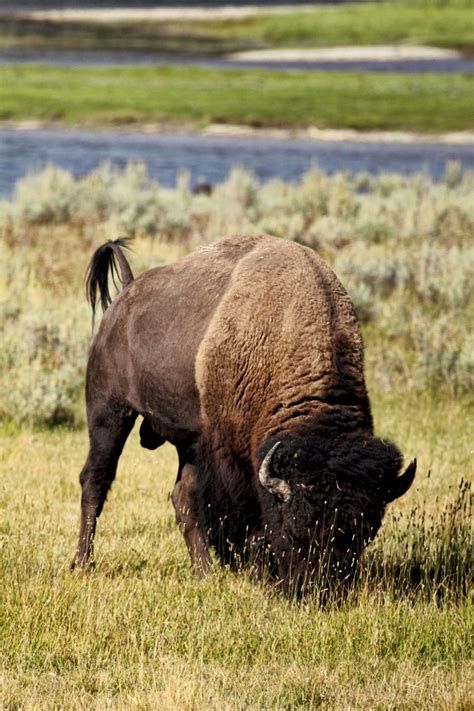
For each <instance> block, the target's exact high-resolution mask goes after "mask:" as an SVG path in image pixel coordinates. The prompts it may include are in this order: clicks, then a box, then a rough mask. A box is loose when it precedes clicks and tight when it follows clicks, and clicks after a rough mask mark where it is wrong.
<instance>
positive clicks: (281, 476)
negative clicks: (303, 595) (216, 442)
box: [259, 435, 416, 591]
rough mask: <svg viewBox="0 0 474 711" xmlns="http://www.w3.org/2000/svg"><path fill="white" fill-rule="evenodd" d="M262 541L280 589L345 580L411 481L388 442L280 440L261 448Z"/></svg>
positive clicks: (365, 439)
mask: <svg viewBox="0 0 474 711" xmlns="http://www.w3.org/2000/svg"><path fill="white" fill-rule="evenodd" d="M263 449H264V451H265V455H264V456H263V457H262V461H261V465H260V469H259V481H260V485H261V487H262V489H261V492H262V507H263V511H264V525H265V538H266V540H267V541H268V543H269V544H270V549H271V555H272V558H273V561H274V564H275V566H276V568H277V571H278V572H277V575H278V578H279V579H280V580H281V581H282V583H283V586H284V587H285V589H286V590H287V591H294V590H295V591H301V590H302V589H305V588H307V587H309V586H310V585H311V584H312V583H314V582H316V584H317V585H318V586H322V587H327V585H331V584H332V583H333V582H334V581H336V580H339V581H340V580H349V579H350V578H351V576H352V573H353V572H354V569H355V563H356V562H357V559H358V558H359V556H360V554H361V552H362V550H363V549H364V547H365V546H366V545H367V543H368V542H369V541H370V540H371V539H372V538H373V537H374V536H375V534H376V533H377V531H378V529H379V527H380V524H381V522H382V517H383V514H384V511H385V507H386V504H387V503H389V502H390V501H393V500H394V499H396V498H398V497H399V496H402V494H404V493H405V492H406V491H407V490H408V488H409V487H410V485H411V484H412V482H413V479H414V476H415V471H416V461H413V462H412V463H411V464H410V465H409V467H408V469H407V470H406V471H405V472H404V473H403V474H401V475H400V470H401V467H402V461H403V458H402V455H401V454H400V452H399V450H398V449H397V448H396V447H395V445H393V444H391V443H390V442H386V441H383V440H381V439H377V438H376V437H372V436H363V437H360V436H358V437H357V436H341V437H336V438H334V439H332V440H329V441H327V440H325V439H321V438H313V437H311V438H304V439H303V438H300V437H288V435H286V436H283V437H280V438H276V441H275V439H273V440H272V441H268V442H266V443H265V445H264V447H263Z"/></svg>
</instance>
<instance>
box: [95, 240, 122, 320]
mask: <svg viewBox="0 0 474 711" xmlns="http://www.w3.org/2000/svg"><path fill="white" fill-rule="evenodd" d="M130 241H131V238H130V237H119V238H118V239H116V240H114V241H111V240H109V241H108V242H106V243H105V244H103V245H102V246H101V247H99V249H97V250H96V251H95V252H94V254H93V255H92V259H91V261H90V264H89V267H88V269H87V274H86V294H87V298H88V300H89V303H90V305H91V307H92V325H94V319H95V310H96V304H97V291H98V292H99V297H100V305H101V306H102V311H105V310H106V309H107V307H108V306H109V304H111V303H112V297H111V295H110V291H109V274H111V275H112V281H113V282H114V284H115V286H117V283H116V281H115V277H118V278H119V279H120V281H121V282H122V287H125V286H128V285H129V284H130V283H131V282H132V281H133V274H132V270H131V269H130V265H129V263H128V262H127V259H126V257H125V255H124V253H123V252H122V249H129V243H130ZM117 262H118V264H119V266H120V274H119V270H118V268H117Z"/></svg>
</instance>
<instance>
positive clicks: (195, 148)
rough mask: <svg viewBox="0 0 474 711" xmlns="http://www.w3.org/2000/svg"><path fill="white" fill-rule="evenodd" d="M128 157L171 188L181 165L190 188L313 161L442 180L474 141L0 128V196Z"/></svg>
mask: <svg viewBox="0 0 474 711" xmlns="http://www.w3.org/2000/svg"><path fill="white" fill-rule="evenodd" d="M131 159H135V160H141V161H144V162H145V163H146V165H147V167H148V170H149V173H150V175H151V176H152V177H153V178H155V179H156V178H159V180H160V182H161V183H162V184H163V185H166V186H174V185H175V183H176V177H177V174H178V172H179V170H180V169H182V168H186V169H188V170H189V171H190V173H191V178H192V184H193V185H195V184H196V183H198V182H201V181H208V182H210V183H217V182H221V181H223V180H225V179H226V177H227V176H228V174H229V171H230V170H231V168H232V167H233V166H234V165H241V166H244V167H245V168H247V169H249V170H251V171H252V172H253V173H254V174H255V175H256V177H257V178H258V179H259V180H260V181H266V180H268V179H270V178H273V177H279V178H282V179H283V180H286V181H297V180H298V179H299V178H300V176H301V174H302V173H304V172H305V171H306V170H308V169H309V168H310V167H311V166H318V167H319V168H321V169H322V170H324V171H326V172H328V173H334V172H336V171H342V170H349V171H353V172H360V171H367V172H369V173H372V174H377V173H379V172H381V171H393V172H400V173H405V174H406V173H413V172H415V171H419V170H422V169H424V170H426V171H427V172H428V173H429V174H430V175H431V176H432V177H433V178H435V179H439V178H441V177H442V175H443V173H444V170H445V165H446V161H448V160H459V161H460V162H461V165H462V168H463V169H464V170H466V169H473V170H474V145H473V144H471V145H469V144H467V145H447V144H438V143H429V142H426V143H425V142H422V143H399V142H396V143H373V142H363V141H316V140H305V139H279V138H265V137H227V136H203V135H199V134H189V133H188V134H187V133H175V134H140V133H121V132H120V133H118V132H112V131H95V132H91V131H67V130H59V129H42V130H31V131H19V130H14V129H0V195H2V196H10V195H11V194H12V192H13V188H14V185H15V182H16V181H17V180H18V179H19V178H21V177H22V176H24V175H25V174H26V173H27V172H28V171H30V170H40V169H41V168H43V167H44V166H45V165H46V164H47V163H55V164H56V165H59V166H62V167H63V168H66V169H67V170H69V171H71V172H72V173H73V174H74V175H75V176H80V175H84V174H86V173H89V172H90V171H91V170H94V169H95V168H97V166H98V165H99V164H100V163H102V162H103V161H106V160H109V161H111V162H112V163H113V164H114V165H116V166H118V167H123V166H124V165H125V164H126V163H127V161H129V160H131Z"/></svg>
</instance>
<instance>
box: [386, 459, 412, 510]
mask: <svg viewBox="0 0 474 711" xmlns="http://www.w3.org/2000/svg"><path fill="white" fill-rule="evenodd" d="M415 473H416V459H414V460H413V461H412V462H410V464H409V465H408V467H407V469H406V471H405V472H404V473H403V474H402V475H401V476H397V477H395V478H394V479H393V480H392V481H391V482H390V484H389V485H388V487H387V490H386V492H385V502H386V503H387V504H388V503H390V501H395V499H398V497H399V496H403V494H405V493H406V492H407V491H408V489H409V488H410V486H411V485H412V484H413V479H414V478H415Z"/></svg>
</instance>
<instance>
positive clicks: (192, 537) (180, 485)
mask: <svg viewBox="0 0 474 711" xmlns="http://www.w3.org/2000/svg"><path fill="white" fill-rule="evenodd" d="M196 491H197V470H196V467H194V466H193V465H192V464H185V465H184V466H183V467H182V469H181V470H180V474H179V476H178V481H177V482H176V484H175V487H174V489H173V493H172V494H171V500H172V502H173V506H174V509H175V512H176V521H177V523H178V525H179V527H180V528H181V530H182V532H183V535H184V540H185V541H186V545H187V547H188V551H189V556H190V558H191V563H192V564H193V567H194V569H195V571H196V572H197V573H198V575H199V576H203V575H205V573H206V572H207V570H208V569H209V567H210V564H211V559H210V556H209V547H208V542H207V536H206V533H205V531H203V530H202V527H201V525H200V523H199V519H198V512H197V497H196Z"/></svg>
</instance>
